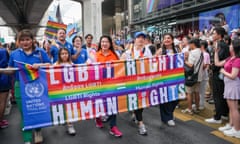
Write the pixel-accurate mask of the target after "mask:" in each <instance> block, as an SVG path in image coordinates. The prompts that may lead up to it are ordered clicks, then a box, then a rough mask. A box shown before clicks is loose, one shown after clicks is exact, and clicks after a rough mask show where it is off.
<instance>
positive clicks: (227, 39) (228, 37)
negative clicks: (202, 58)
mask: <svg viewBox="0 0 240 144" xmlns="http://www.w3.org/2000/svg"><path fill="white" fill-rule="evenodd" d="M223 40H224V41H225V43H226V44H227V45H230V44H231V37H230V36H228V35H224V38H223Z"/></svg>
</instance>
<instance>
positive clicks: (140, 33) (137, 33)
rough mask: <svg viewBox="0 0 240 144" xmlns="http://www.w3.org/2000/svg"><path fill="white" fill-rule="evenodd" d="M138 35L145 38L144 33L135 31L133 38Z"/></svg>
mask: <svg viewBox="0 0 240 144" xmlns="http://www.w3.org/2000/svg"><path fill="white" fill-rule="evenodd" d="M139 36H143V37H144V38H146V34H145V33H144V32H136V33H135V35H134V38H137V37H139Z"/></svg>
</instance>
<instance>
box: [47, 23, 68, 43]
mask: <svg viewBox="0 0 240 144" xmlns="http://www.w3.org/2000/svg"><path fill="white" fill-rule="evenodd" d="M60 28H63V29H66V28H67V25H65V24H62V23H57V22H53V21H48V22H47V27H46V30H45V36H46V37H47V38H50V39H52V38H55V37H56V35H57V31H58V29H60Z"/></svg>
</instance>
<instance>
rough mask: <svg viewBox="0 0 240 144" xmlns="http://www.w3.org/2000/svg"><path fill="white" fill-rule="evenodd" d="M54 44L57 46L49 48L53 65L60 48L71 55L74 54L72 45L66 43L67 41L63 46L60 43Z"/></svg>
mask: <svg viewBox="0 0 240 144" xmlns="http://www.w3.org/2000/svg"><path fill="white" fill-rule="evenodd" d="M56 43H57V45H52V46H51V48H50V53H51V55H52V57H53V63H55V62H56V61H57V60H58V51H59V49H60V48H67V49H68V50H69V53H70V54H71V55H73V54H74V50H73V46H72V44H70V43H68V42H67V41H66V42H65V43H64V44H62V43H60V42H59V41H57V42H56Z"/></svg>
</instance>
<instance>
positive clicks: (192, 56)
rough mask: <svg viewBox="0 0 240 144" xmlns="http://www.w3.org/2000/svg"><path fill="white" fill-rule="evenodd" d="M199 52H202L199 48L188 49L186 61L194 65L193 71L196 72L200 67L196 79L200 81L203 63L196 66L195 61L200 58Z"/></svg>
mask: <svg viewBox="0 0 240 144" xmlns="http://www.w3.org/2000/svg"><path fill="white" fill-rule="evenodd" d="M201 53H202V52H201V50H200V49H199V48H195V49H194V50H191V51H190V53H189V57H188V62H189V63H190V64H193V65H194V72H196V71H197V70H198V69H199V68H200V69H199V73H198V81H202V78H203V65H202V64H203V63H201V65H200V67H199V66H197V63H198V61H199V60H200V56H201Z"/></svg>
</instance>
